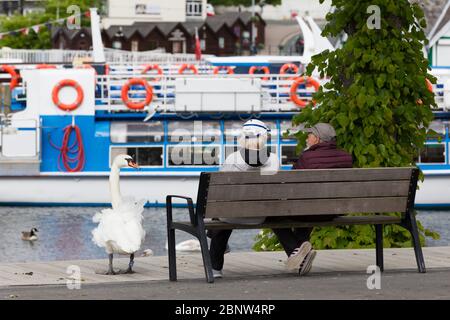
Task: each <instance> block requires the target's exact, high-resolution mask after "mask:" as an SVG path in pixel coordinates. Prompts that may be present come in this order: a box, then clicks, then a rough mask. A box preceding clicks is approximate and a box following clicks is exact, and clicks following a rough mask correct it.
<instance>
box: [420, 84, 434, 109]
mask: <svg viewBox="0 0 450 320" xmlns="http://www.w3.org/2000/svg"><path fill="white" fill-rule="evenodd" d="M425 84H426V86H427V89H428V91H430V92H431V93H433V84H432V83H431V81H430V80H428V78H425ZM417 104H418V105H422V104H423V101H422V99H417Z"/></svg>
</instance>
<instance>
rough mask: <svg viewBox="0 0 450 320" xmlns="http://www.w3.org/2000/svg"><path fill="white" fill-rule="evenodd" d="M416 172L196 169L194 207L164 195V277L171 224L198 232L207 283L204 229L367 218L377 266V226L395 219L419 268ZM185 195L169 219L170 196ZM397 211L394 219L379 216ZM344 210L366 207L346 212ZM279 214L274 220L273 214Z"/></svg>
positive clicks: (172, 260)
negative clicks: (183, 207) (183, 215)
mask: <svg viewBox="0 0 450 320" xmlns="http://www.w3.org/2000/svg"><path fill="white" fill-rule="evenodd" d="M418 175H419V170H418V169H417V168H415V167H405V168H367V169H353V168H352V169H317V170H291V171H279V172H278V173H276V174H274V175H262V174H261V173H260V172H254V171H253V172H209V173H208V172H202V173H201V175H200V183H199V187H198V195H197V203H196V208H195V209H194V205H193V202H192V199H191V198H188V197H183V196H178V195H168V196H167V203H166V205H167V234H168V250H169V278H170V280H171V281H176V279H177V271H176V251H175V230H183V231H185V232H188V233H190V234H192V235H193V236H195V237H197V238H198V239H199V241H200V246H201V250H202V257H203V265H204V268H205V274H206V280H207V281H208V282H210V283H211V282H214V278H213V275H212V267H211V260H210V256H209V251H208V243H207V239H206V233H205V230H206V229H260V228H271V229H274V228H286V227H315V226H338V225H358V224H372V225H374V226H375V232H376V264H377V265H378V266H379V267H380V269H381V271H383V225H385V224H398V225H401V226H403V227H405V228H406V229H408V230H409V231H410V233H411V235H412V243H413V246H414V250H415V255H416V260H417V266H418V269H419V272H422V273H424V272H426V271H425V262H424V259H423V254H422V249H421V247H420V242H419V233H418V229H417V223H416V218H415V215H414V210H413V209H414V198H415V194H416V188H417V179H418ZM174 198H182V199H185V200H186V201H187V205H188V210H189V218H190V219H189V221H173V219H172V199H174ZM389 212H401V213H402V215H401V217H395V216H386V215H381V214H383V213H389ZM350 213H366V214H368V215H364V216H349V215H348V214H350ZM330 214H336V215H339V216H337V217H336V218H334V219H332V220H329V221H323V219H322V221H317V222H314V221H310V219H309V220H308V222H301V221H293V220H292V219H290V217H293V216H296V217H297V216H305V215H307V216H319V215H330ZM261 216H264V217H275V216H284V217H286V220H284V219H281V221H280V222H276V223H270V222H265V223H262V224H259V225H245V224H230V223H226V222H221V221H217V220H216V219H215V220H214V221H213V220H211V219H212V218H238V217H239V218H242V217H261ZM278 219H279V218H278Z"/></svg>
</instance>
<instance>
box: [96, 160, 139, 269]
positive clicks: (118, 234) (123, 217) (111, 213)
mask: <svg viewBox="0 0 450 320" xmlns="http://www.w3.org/2000/svg"><path fill="white" fill-rule="evenodd" d="M125 167H131V168H135V169H138V166H137V164H136V162H135V161H134V160H133V158H132V157H131V156H129V155H126V154H119V155H117V156H116V157H115V158H114V161H113V163H112V165H111V172H110V175H109V187H110V193H111V208H106V209H103V210H102V211H101V212H97V213H96V214H95V215H94V217H93V218H92V220H93V222H94V223H98V226H97V227H96V228H95V229H94V230H92V240H93V242H94V243H95V244H96V245H97V246H99V247H102V248H104V249H105V251H106V253H107V254H108V259H109V265H108V270H107V271H106V272H103V274H105V275H115V274H117V273H116V272H115V271H114V269H113V257H114V254H122V255H130V261H129V263H128V268H127V269H126V270H125V271H124V272H121V271H119V273H121V274H125V273H134V271H133V265H134V255H135V253H136V252H137V251H138V250H139V249H140V247H141V245H142V243H143V242H144V239H145V230H144V228H143V216H142V213H143V211H144V204H145V202H146V201H145V200H139V201H137V200H135V199H134V198H131V197H130V198H122V195H121V193H120V169H121V168H125Z"/></svg>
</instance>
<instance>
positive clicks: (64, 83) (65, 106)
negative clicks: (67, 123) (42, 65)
mask: <svg viewBox="0 0 450 320" xmlns="http://www.w3.org/2000/svg"><path fill="white" fill-rule="evenodd" d="M64 87H73V88H74V89H75V90H76V91H77V98H76V100H75V102H73V103H70V104H66V103H62V102H61V101H60V100H59V96H58V95H59V91H60V90H61V89H62V88H64ZM83 98H84V93H83V88H82V87H81V86H80V84H79V83H78V82H76V81H75V80H73V79H64V80H61V81H59V82H58V83H57V84H56V85H55V86H54V87H53V90H52V100H53V103H54V104H55V105H56V106H57V107H58V108H59V109H61V110H64V111H73V110H75V109H76V108H78V107H79V106H80V105H81V103H82V102H83Z"/></svg>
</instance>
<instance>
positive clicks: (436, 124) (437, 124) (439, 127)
mask: <svg viewBox="0 0 450 320" xmlns="http://www.w3.org/2000/svg"><path fill="white" fill-rule="evenodd" d="M445 127H446V123H445V122H442V121H432V122H431V124H430V126H429V127H428V128H429V129H432V130H434V131H435V132H436V134H433V133H429V134H427V140H438V139H444V138H445Z"/></svg>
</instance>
